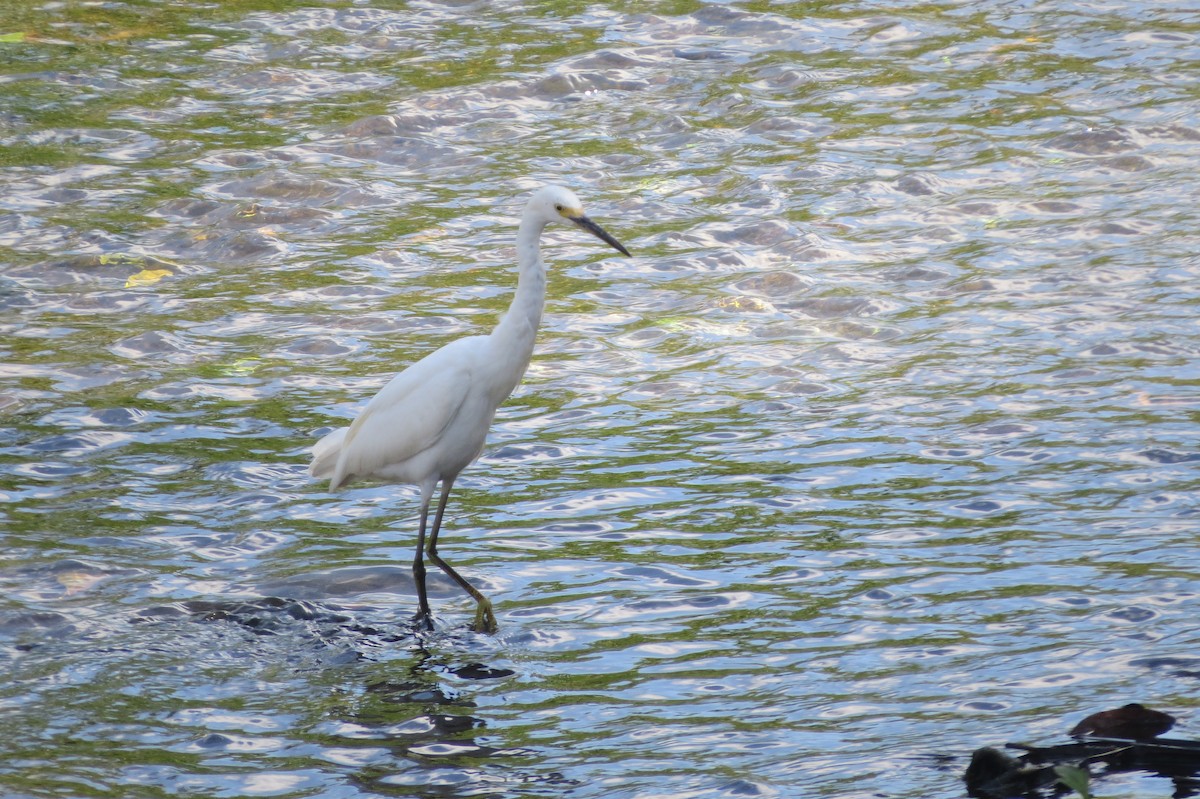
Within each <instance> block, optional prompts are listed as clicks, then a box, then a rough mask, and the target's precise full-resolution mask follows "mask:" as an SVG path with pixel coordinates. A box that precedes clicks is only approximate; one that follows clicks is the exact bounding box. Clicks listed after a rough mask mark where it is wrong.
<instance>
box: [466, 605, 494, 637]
mask: <svg viewBox="0 0 1200 799" xmlns="http://www.w3.org/2000/svg"><path fill="white" fill-rule="evenodd" d="M499 629H500V625H499V624H497V623H496V614H495V613H492V601H491V600H490V599H483V600H480V602H479V606H478V607H477V608H476V609H475V623H474V624H472V625H471V630H472V631H474V632H477V633H487V634H488V635H492V634H494V633H495V632H496V631H498V630H499Z"/></svg>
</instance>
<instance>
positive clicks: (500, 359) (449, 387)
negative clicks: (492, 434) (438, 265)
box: [309, 186, 629, 633]
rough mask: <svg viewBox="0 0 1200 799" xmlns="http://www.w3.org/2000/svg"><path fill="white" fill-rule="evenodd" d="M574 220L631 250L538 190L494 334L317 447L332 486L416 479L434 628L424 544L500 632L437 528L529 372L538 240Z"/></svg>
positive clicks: (476, 339) (480, 628) (424, 615)
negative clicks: (449, 559) (448, 555)
mask: <svg viewBox="0 0 1200 799" xmlns="http://www.w3.org/2000/svg"><path fill="white" fill-rule="evenodd" d="M563 221H566V222H573V223H574V224H575V225H577V226H578V227H581V228H583V229H584V230H586V231H588V232H589V233H591V234H593V235H595V236H597V237H599V238H600V239H601V240H602V241H604V242H605V243H607V244H608V245H609V246H611V247H614V248H615V249H617V250H619V251H620V252H621V253H622V254H623V255H629V251H628V250H626V249H625V247H624V246H622V245H621V243H620V242H619V241H617V240H616V239H614V238H613V237H612V236H610V235H609V234H608V233H607V232H605V231H604V229H603V228H601V227H600V226H599V225H597V224H596V223H595V222H593V221H592V220H590V219H588V218H587V217H586V216H585V215H584V213H583V207H582V206H581V205H580V203H579V198H577V197H576V196H575V195H574V194H573V193H571V192H570V191H568V190H567V189H564V188H560V187H558V186H545V187H543V188H541V189H539V190H538V191H536V192H534V194H533V196H532V197H530V198H529V202H528V203H527V204H526V205H525V212H524V214H523V215H522V217H521V225H520V227H519V228H518V230H517V268H518V277H517V291H516V294H515V296H514V297H513V300H512V304H511V305H510V306H509V309H508V313H507V314H505V316H504V317H503V318H502V319H501V320H500V323H499V324H498V325H496V328H495V329H494V330H493V331H492V332H491V334H490V335H486V336H469V337H467V338H462V339H458V340H457V341H452V342H450V343H449V344H447V345H445V346H444V347H442V348H441V349H438V350H436V351H434V352H432V353H430V354H429V355H426V356H425V357H424V358H422V359H421V360H419V361H417V362H416V363H414V364H413V365H412V366H410V367H408V368H407V369H405V370H404V371H403V372H401V373H400V374H398V375H396V376H395V377H393V378H392V379H391V381H390V382H389V383H388V384H387V385H386V386H384V387H383V388H382V389H380V391H379V393H378V394H376V395H375V396H374V397H373V398H372V399H371V401H370V402H369V403H367V407H366V408H364V409H363V411H362V413H360V414H359V415H358V418H356V419H355V420H354V422H353V423H352V424H351V425H350V426H349V427H343V428H341V429H339V430H334V431H333V432H332V433H329V434H328V435H327V436H325V437H324V438H322V439H321V440H320V441H318V442H317V443H316V445H315V446H314V447H313V449H312V455H313V459H312V464H311V465H310V466H309V473H310V474H311V475H312V476H313V477H320V478H326V477H327V478H329V488H330V490H334V489H336V488H338V487H339V486H343V485H345V484H346V483H348V482H350V481H351V480H354V479H356V478H369V479H375V480H381V481H384V482H391V483H410V484H414V485H416V486H417V487H418V488H420V491H421V521H420V526H419V528H418V531H417V553H416V557H415V558H414V559H413V578H414V580H415V582H416V586H417V608H418V609H417V616H416V619H415V620H416V622H417V623H418V624H419V623H422V622H423V623H424V625H425V626H426V628H427V629H431V630H432V629H433V617H432V614H431V613H430V610H429V598H428V596H427V594H426V590H425V563H424V560H423V557H422V552H424V553H427V554H428V555H429V559H430V560H431V561H433V562H434V563H435V564H437V565H438V567H439V568H441V570H442V571H444V572H445V573H446V574H448V575H449V576H450V577H451V578H452V579H453V580H454V581H455V582H456V583H458V584H459V585H460V586H462V588H463V590H465V591H466V592H467V593H468V594H470V595H471V596H472V597H473V598H474V599H475V601H476V603H478V607H477V609H476V613H475V623H474V625H473V628H472V629H474V630H476V631H477V632H488V633H491V632H495V631H496V629H497V625H496V616H495V614H494V613H493V612H492V603H491V601H490V600H489V599H488V598H487V597H485V596H484V595H483V594H482V593H480V591H479V590H478V589H477V588H475V586H473V585H471V584H470V583H469V582H467V580H466V579H465V578H463V577H462V575H460V574H459V573H458V572H456V571H455V570H454V569H452V568H451V567H450V564H448V563H446V561H444V560H442V558H441V557H440V556H439V555H438V553H437V541H438V531H439V530H440V529H441V526H442V514H443V513H444V512H445V510H446V500H447V498H448V497H449V496H450V489H451V488H452V487H453V486H454V480H455V478H456V477H458V474H459V472H461V471H462V470H463V469H464V468H466V466H467V465H468V464H470V463H471V462H472V461H474V460H475V459H476V458H477V457H479V454H480V452H482V451H483V445H484V441H485V440H486V438H487V432H488V428H489V427H491V424H492V418H493V417H494V416H495V414H496V407H497V406H498V405H499V404H500V403H501V402H503V401H504V399H505V398H506V397H508V395H509V394H511V393H512V391H513V389H514V388H516V387H517V384H518V383H520V382H521V377H522V376H523V375H524V374H525V368H526V367H527V366H529V359H530V357H531V356H532V355H533V342H534V337H535V336H536V335H537V328H538V324H539V323H540V322H541V319H542V307H543V305H544V304H545V299H546V265H545V264H544V263H543V262H542V255H541V249H540V247H539V239H540V238H541V235H542V231H543V230H544V229H545V228H546V225H548V224H550V223H551V222H563ZM439 482H440V483H441V484H442V494H441V497H440V498H439V500H438V507H437V514H436V515H435V516H434V518H433V529H432V530H431V531H430V533H429V538H428V543H426V537H425V529H426V521H427V519H428V516H429V503H430V500H431V499H432V498H433V492H434V489H435V488H436V487H437V484H438V483H439Z"/></svg>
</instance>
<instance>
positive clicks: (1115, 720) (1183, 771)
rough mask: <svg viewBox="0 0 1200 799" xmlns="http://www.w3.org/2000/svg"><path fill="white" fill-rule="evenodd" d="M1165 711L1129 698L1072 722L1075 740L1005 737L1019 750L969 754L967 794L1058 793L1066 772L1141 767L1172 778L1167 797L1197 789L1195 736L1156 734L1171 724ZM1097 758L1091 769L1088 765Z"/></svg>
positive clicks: (994, 797) (994, 798)
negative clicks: (1044, 742) (1045, 742)
mask: <svg viewBox="0 0 1200 799" xmlns="http://www.w3.org/2000/svg"><path fill="white" fill-rule="evenodd" d="M1174 723H1175V719H1174V718H1173V717H1172V716H1170V715H1169V714H1167V713H1163V712H1161V711H1157V710H1152V709H1150V708H1147V707H1145V706H1144V705H1141V704H1138V703H1136V702H1130V703H1129V704H1126V705H1123V706H1121V707H1119V708H1115V709H1113V710H1105V711H1101V712H1099V713H1093V714H1091V715H1090V716H1088V717H1087V718H1085V719H1084V720H1083V721H1081V722H1079V723H1078V724H1076V725H1075V726H1074V727H1072V728H1071V730H1070V732H1069V733H1068V734H1069V735H1071V736H1072V737H1074V738H1075V739H1076V740H1075V741H1074V742H1072V743H1067V744H1057V745H1053V746H1031V745H1028V744H1019V743H1010V744H1007V745H1006V748H1008V749H1013V750H1018V751H1021V752H1022V753H1023V754H1021V755H1019V756H1016V757H1014V756H1012V755H1010V754H1008V753H1007V752H1004V751H1001V750H1000V749H996V748H994V747H990V746H986V747H983V748H981V749H977V750H976V751H975V752H974V753H972V755H971V762H970V765H968V766H967V770H966V773H965V774H964V775H963V780H964V781H965V782H966V785H967V793H968V795H970V796H974V797H982V798H983V799H1008V797H1015V796H1021V797H1041V796H1057V795H1062V794H1063V793H1064V792H1065V790H1066V785H1065V783H1066V781H1067V779H1068V774H1069V773H1070V772H1076V773H1077V774H1081V775H1083V777H1084V778H1085V779H1086V780H1090V779H1091V778H1092V777H1093V776H1100V777H1103V776H1104V775H1105V774H1115V773H1120V772H1129V771H1146V772H1150V773H1153V774H1157V775H1159V776H1162V777H1167V778H1169V779H1170V780H1171V781H1172V786H1173V793H1172V794H1171V795H1172V797H1187V796H1197V795H1200V779H1198V778H1197V775H1200V741H1191V740H1184V739H1171V738H1158V737H1157V736H1158V735H1161V734H1162V733H1164V732H1167V731H1168V730H1170V729H1171V727H1172V726H1174ZM1097 764H1102V765H1103V766H1104V771H1102V772H1100V773H1099V774H1098V775H1093V774H1092V773H1091V771H1090V768H1089V767H1090V766H1094V765H1097Z"/></svg>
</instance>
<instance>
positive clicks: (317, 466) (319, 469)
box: [308, 427, 350, 488]
mask: <svg viewBox="0 0 1200 799" xmlns="http://www.w3.org/2000/svg"><path fill="white" fill-rule="evenodd" d="M349 431H350V428H349V427H341V428H338V429H337V430H334V431H333V432H332V433H330V434H328V435H326V436H325V437H324V438H322V439H321V440H320V441H318V442H317V443H316V444H314V445H313V448H312V456H313V458H312V463H311V464H309V466H308V473H309V474H310V475H312V476H313V477H329V478H332V479H334V480H337V482H339V483H340V482H341V480H338V479H337V478H338V475H337V474H336V472H337V465H338V459H339V458H340V457H341V454H342V442H343V441H345V439H346V433H348V432H349ZM330 488H337V486H336V485H331V486H330Z"/></svg>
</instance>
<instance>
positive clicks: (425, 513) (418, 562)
mask: <svg viewBox="0 0 1200 799" xmlns="http://www.w3.org/2000/svg"><path fill="white" fill-rule="evenodd" d="M432 498H433V486H429V487H428V488H426V487H425V486H422V487H421V524H420V526H419V527H418V528H417V554H416V557H414V558H413V583H415V584H416V586H417V615H416V617H415V618H414V619H413V621H414V622H416V623H417V624H418V625H420V624H424V625H425V629H427V630H432V629H433V613H432V612H431V611H430V610H429V594H428V592H427V591H426V590H425V561H424V552H425V522H426V520H427V519H428V518H429V500H430V499H432ZM438 515H439V518H440V516H441V514H440V513H439V514H438ZM435 529H436V527H435ZM435 534H436V533H435Z"/></svg>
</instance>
